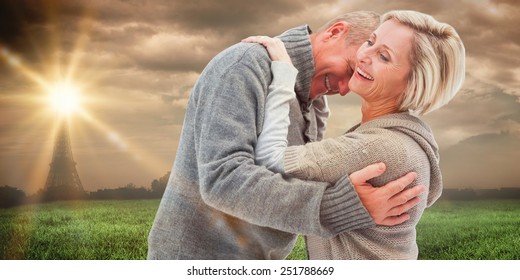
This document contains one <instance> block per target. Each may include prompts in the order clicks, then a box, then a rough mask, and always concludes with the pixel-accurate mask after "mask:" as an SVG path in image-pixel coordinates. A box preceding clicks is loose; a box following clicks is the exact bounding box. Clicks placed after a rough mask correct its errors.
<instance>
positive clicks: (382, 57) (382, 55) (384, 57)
mask: <svg viewBox="0 0 520 280" xmlns="http://www.w3.org/2000/svg"><path fill="white" fill-rule="evenodd" d="M379 56H380V57H381V60H383V61H384V62H388V61H389V59H388V57H387V56H385V55H384V54H380V55H379Z"/></svg>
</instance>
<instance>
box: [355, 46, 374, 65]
mask: <svg viewBox="0 0 520 280" xmlns="http://www.w3.org/2000/svg"><path fill="white" fill-rule="evenodd" d="M356 58H357V60H358V62H361V63H366V64H370V63H371V62H372V61H371V59H370V50H369V48H363V49H359V50H358V52H357V55H356Z"/></svg>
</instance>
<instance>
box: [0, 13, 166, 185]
mask: <svg viewBox="0 0 520 280" xmlns="http://www.w3.org/2000/svg"><path fill="white" fill-rule="evenodd" d="M91 15H92V13H89V16H85V17H84V18H83V19H82V20H80V22H78V24H77V29H78V32H77V35H76V36H75V39H74V40H73V42H69V43H67V44H65V43H63V42H60V34H57V30H58V28H56V29H53V32H52V34H50V36H49V38H48V39H47V41H46V43H44V44H43V45H41V48H40V49H35V53H36V54H37V55H36V58H33V59H31V60H29V59H28V60H27V61H24V59H23V57H21V56H18V55H17V52H16V50H10V49H9V48H7V47H6V46H3V45H2V44H1V42H0V63H4V64H6V65H8V66H9V69H10V70H9V71H12V72H13V73H14V74H15V75H16V76H18V77H20V78H21V80H22V84H23V90H22V89H19V90H18V91H16V93H14V94H13V93H11V94H4V95H3V96H2V98H4V99H9V100H11V101H13V100H14V101H16V102H17V103H19V104H22V106H20V108H21V107H24V108H37V109H36V110H32V109H27V110H26V112H25V113H24V114H23V117H18V118H16V119H14V120H13V121H14V123H15V124H16V130H17V131H20V130H23V134H22V135H21V136H20V138H19V141H18V142H17V143H16V147H17V150H20V152H22V151H25V149H26V147H24V145H25V144H26V143H30V142H31V141H32V143H34V139H42V136H41V135H42V131H46V132H47V135H45V136H44V137H43V140H40V142H39V143H37V144H38V145H39V149H38V152H37V154H34V157H33V162H32V163H30V164H31V165H32V166H31V167H26V168H25V169H26V170H31V172H30V174H27V175H26V176H27V180H26V182H27V184H30V186H23V187H25V188H26V189H28V190H30V191H31V192H33V191H36V190H37V189H40V188H42V187H43V186H44V184H45V175H46V174H47V172H48V166H49V165H48V164H49V162H50V161H51V155H52V147H53V144H52V143H53V142H54V138H55V133H56V131H57V129H56V127H58V126H59V124H60V123H61V122H62V121H67V122H68V123H71V124H73V125H74V128H73V129H71V141H72V149H73V153H74V154H75V151H74V150H75V147H76V145H75V143H74V142H75V141H74V138H75V135H73V134H78V135H77V136H80V137H81V135H80V134H81V133H82V130H84V129H82V127H86V126H88V127H90V128H93V130H90V133H91V134H92V131H94V132H95V134H98V136H103V137H101V138H103V139H105V141H106V142H107V143H110V144H109V145H110V146H111V147H112V149H113V150H114V151H117V152H120V153H121V152H123V153H126V154H127V155H128V158H129V159H132V161H133V162H137V164H138V165H139V166H140V168H141V169H142V170H143V171H145V170H146V172H144V174H150V173H152V174H157V176H159V175H161V174H162V173H163V172H164V162H161V161H160V160H157V159H156V158H154V157H153V156H150V155H149V153H148V152H147V148H143V147H139V145H137V144H135V143H131V142H130V141H129V140H128V139H129V138H130V137H128V135H122V134H121V133H119V132H118V131H117V130H116V129H114V128H112V127H111V126H110V125H109V124H108V123H106V122H104V121H103V120H102V119H100V118H98V117H96V116H95V115H94V114H93V113H92V111H95V110H91V109H95V108H96V107H95V106H96V104H97V105H99V104H103V106H107V107H110V108H111V110H110V112H114V113H117V112H118V111H120V110H119V109H120V108H118V107H119V106H122V107H124V106H125V103H124V102H122V101H121V100H114V99H110V98H109V97H100V96H101V94H102V93H100V92H103V90H102V89H101V87H100V85H99V84H97V82H98V81H99V80H103V79H106V78H107V77H105V76H103V77H101V75H102V74H99V73H103V71H102V69H103V68H102V67H103V66H106V65H100V66H98V68H97V69H92V68H93V67H92V65H90V67H87V66H86V64H85V63H83V60H84V59H85V57H83V54H84V53H85V51H84V50H85V48H86V47H87V46H88V43H89V42H88V38H89V36H88V32H89V30H90V27H91V26H90V23H91V22H92V18H90V16H91ZM50 20H53V18H50ZM54 24H55V23H54ZM63 45H68V46H69V48H70V47H72V49H68V50H67V49H66V48H61V47H60V46H63ZM47 52H48V53H47ZM107 107H105V108H107ZM20 111H21V110H20V109H19V108H17V112H20ZM20 115H22V114H20ZM90 136H92V135H90ZM97 138H99V137H97ZM80 139H81V138H80ZM86 139H87V140H85V138H83V139H82V140H83V142H82V143H83V145H82V146H81V145H78V146H81V147H80V148H81V149H83V151H87V152H86V153H87V154H88V155H89V156H90V157H91V158H94V159H98V160H99V164H100V165H102V164H103V160H102V157H103V156H102V155H100V156H97V157H96V156H93V154H95V153H96V152H97V151H98V150H97V146H95V144H94V143H92V142H91V143H90V144H91V146H89V142H88V139H93V138H92V137H90V138H89V137H87V138H86ZM97 143H99V142H97ZM31 145H35V144H31ZM77 148H78V147H76V149H77ZM34 150H35V149H34V148H32V151H34ZM100 158H101V159H100ZM127 162H128V161H127ZM83 166H84V165H83ZM78 168H79V169H80V172H79V173H80V177H81V169H82V163H81V162H78ZM103 170H105V171H106V173H105V174H98V175H99V177H108V176H110V172H109V170H110V167H108V166H107V167H106V168H103ZM152 179H153V177H151V178H149V180H150V181H151V180H152ZM99 187H101V186H99V185H95V186H86V190H95V189H96V188H99ZM114 187H115V186H114Z"/></svg>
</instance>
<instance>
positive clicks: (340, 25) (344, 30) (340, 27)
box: [326, 21, 350, 40]
mask: <svg viewBox="0 0 520 280" xmlns="http://www.w3.org/2000/svg"><path fill="white" fill-rule="evenodd" d="M349 31H350V25H349V24H348V22H346V21H338V22H336V23H334V24H333V25H331V26H329V28H327V31H326V33H327V36H326V37H327V40H328V39H330V38H336V37H341V36H342V35H343V34H345V35H346V34H348V32H349Z"/></svg>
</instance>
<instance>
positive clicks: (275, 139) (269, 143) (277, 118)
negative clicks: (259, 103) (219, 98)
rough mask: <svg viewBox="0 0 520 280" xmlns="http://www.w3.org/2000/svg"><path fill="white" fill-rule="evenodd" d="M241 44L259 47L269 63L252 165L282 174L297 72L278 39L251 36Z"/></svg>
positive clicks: (294, 97)
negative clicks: (263, 107) (267, 56)
mask: <svg viewBox="0 0 520 280" xmlns="http://www.w3.org/2000/svg"><path fill="white" fill-rule="evenodd" d="M242 41H243V42H249V43H259V44H262V45H263V46H264V47H265V48H266V49H267V51H268V53H269V56H270V57H271V60H272V61H273V62H272V63H271V72H272V74H273V80H272V82H271V84H270V85H269V88H268V93H267V98H266V103H265V117H264V127H263V128H262V132H261V133H260V136H259V137H258V141H257V143H256V147H255V162H256V164H258V165H263V166H265V167H267V168H268V169H269V170H271V171H273V172H277V173H283V161H284V153H285V149H286V148H287V145H288V142H287V133H288V130H289V125H290V120H289V103H290V102H291V100H293V99H296V93H295V92H294V84H295V83H296V75H297V74H298V70H296V68H294V66H293V65H292V63H291V58H290V57H289V55H288V54H287V50H286V49H285V46H284V44H283V42H282V41H281V40H280V39H278V38H270V37H267V36H251V37H248V38H246V39H244V40H242Z"/></svg>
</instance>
